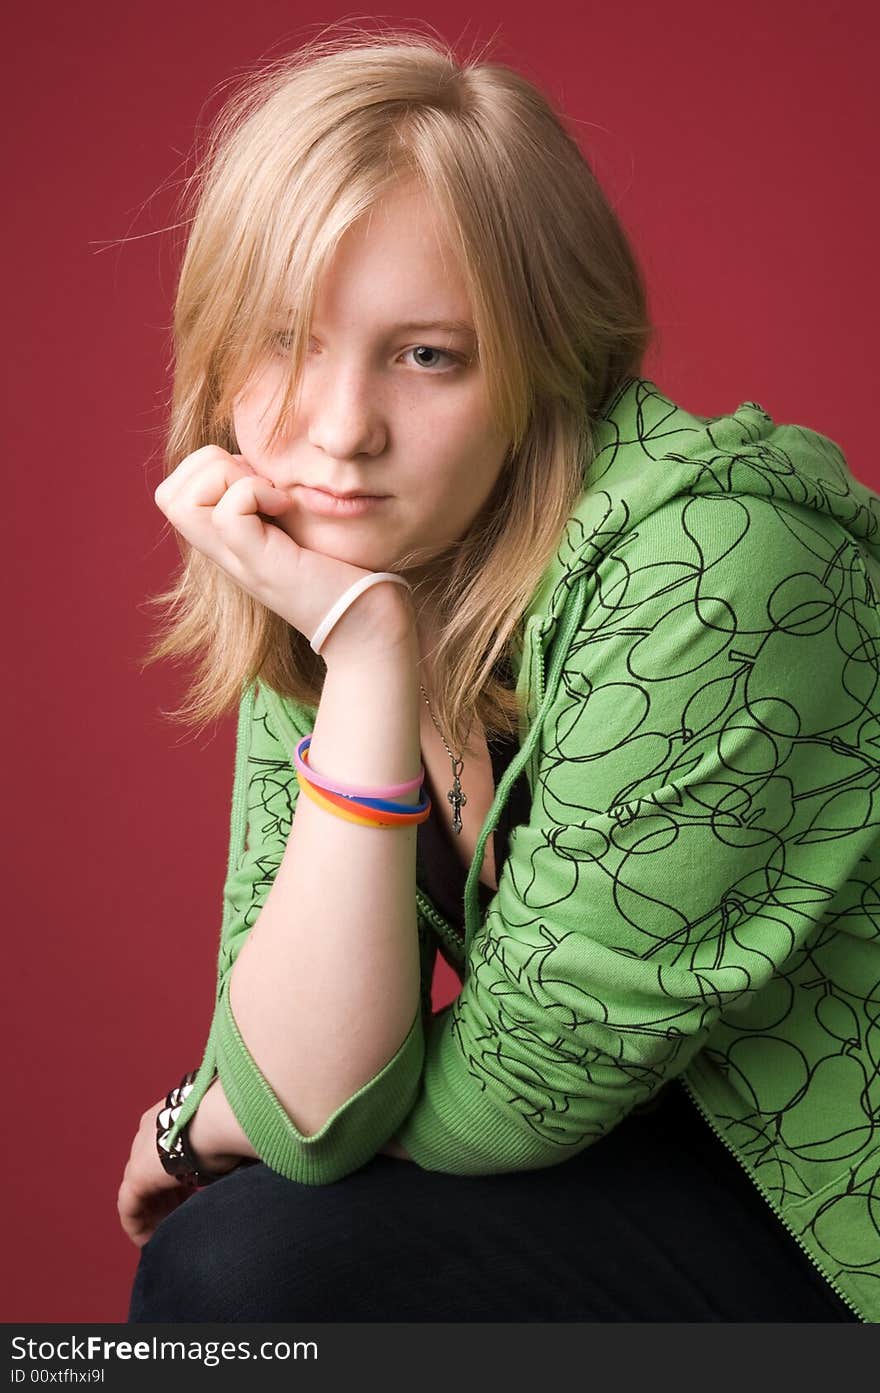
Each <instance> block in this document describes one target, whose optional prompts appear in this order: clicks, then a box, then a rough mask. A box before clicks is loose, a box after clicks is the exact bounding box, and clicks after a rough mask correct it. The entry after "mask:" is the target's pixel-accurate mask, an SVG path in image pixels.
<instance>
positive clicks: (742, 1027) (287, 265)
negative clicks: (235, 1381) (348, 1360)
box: [118, 31, 880, 1322]
mask: <svg viewBox="0 0 880 1393" xmlns="http://www.w3.org/2000/svg"><path fill="white" fill-rule="evenodd" d="M198 186H199V194H198V201H197V205H196V209H195V215H194V218H193V221H192V227H191V230H190V234H189V239H188V244H187V248H186V254H185V257H184V260H183V265H182V270H181V275H180V282H179V289H178V294H177V301H176V307H175V324H174V329H175V347H176V370H175V382H174V400H173V409H172V417H171V424H170V432H169V438H168V447H167V462H168V474H167V478H166V479H165V480H164V481H163V482H162V483H161V484H160V486H159V488H158V489H157V490H156V502H157V504H158V506H159V508H160V509H161V511H162V512H163V513H164V514H165V516H166V517H167V518H168V519H169V520H170V522H171V523H172V525H173V526H174V528H175V529H176V530H177V532H178V533H179V534H180V535H181V537H182V538H183V555H184V558H185V567H184V569H183V571H182V574H181V576H180V579H179V582H178V584H177V585H176V587H175V588H174V589H173V590H172V591H170V592H169V593H168V594H167V595H164V596H161V597H159V598H160V600H161V601H162V602H171V603H172V606H173V612H174V622H173V624H172V626H171V627H170V629H169V630H168V632H167V634H166V635H165V636H164V638H163V641H162V643H161V644H160V645H159V646H158V648H157V649H156V650H155V651H154V656H165V655H168V654H172V653H173V654H196V655H198V656H199V658H200V661H201V668H200V671H199V673H198V675H197V680H196V684H195V686H194V689H193V693H192V697H191V700H190V703H189V705H188V706H187V707H186V708H185V711H184V715H185V717H187V718H189V719H194V720H197V721H206V720H209V719H212V718H215V717H217V716H220V715H222V714H223V713H224V712H227V711H230V710H232V709H235V708H236V707H237V708H238V712H239V717H238V736H237V742H238V743H237V753H236V762H235V782H234V790H233V800H232V826H231V841H230V853H229V872H228V878H227V880H226V884H225V889H224V914H223V924H222V930H221V942H220V950H219V958H218V976H217V992H216V998H215V1001H214V1013H213V1019H212V1021H211V1028H210V1034H209V1037H208V1042H207V1046H206V1049H205V1054H204V1058H203V1060H202V1063H201V1066H200V1068H199V1069H198V1070H197V1071H195V1072H189V1073H187V1074H185V1075H184V1077H183V1079H182V1080H181V1081H180V1084H179V1085H172V1086H171V1087H170V1088H169V1089H168V1090H167V1091H163V1093H162V1095H161V1097H160V1098H159V1099H158V1100H157V1101H156V1102H154V1103H153V1104H151V1106H150V1107H149V1108H148V1109H147V1110H146V1112H145V1113H144V1114H143V1117H142V1119H141V1123H140V1127H139V1130H138V1132H137V1135H136V1137H135V1139H134V1143H133V1145H132V1149H131V1157H130V1160H129V1162H128V1165H127V1166H126V1169H125V1174H124V1177H123V1181H122V1184H121V1187H120V1190H119V1199H118V1208H119V1214H120V1218H121V1222H122V1225H123V1228H124V1230H125V1232H126V1233H127V1234H128V1236H129V1237H130V1238H131V1239H132V1241H133V1242H134V1243H135V1244H136V1245H137V1246H138V1247H140V1249H141V1253H140V1261H139V1265H138V1270H137V1276H136V1280H135V1285H134V1290H133V1293H132V1297H131V1307H130V1312H129V1321H130V1322H146V1321H202V1320H205V1321H217V1320H219V1321H248V1320H255V1321H277V1320H281V1321H288V1320H308V1319H316V1320H337V1321H349V1320H389V1321H393V1320H418V1321H425V1320H428V1321H431V1320H487V1321H519V1320H531V1321H547V1320H583V1321H807V1320H809V1321H813V1320H818V1321H860V1320H861V1321H873V1320H876V1319H878V1318H880V1236H878V1229H877V1224H876V1219H874V1218H872V1211H871V1204H872V1202H876V1195H875V1191H876V1185H877V1169H878V1166H877V1157H878V1154H880V1153H878V1138H877V1135H876V1123H875V1118H876V1117H877V1113H878V1105H880V1083H878V1076H877V1070H876V1060H877V1057H878V1049H880V1038H878V1028H877V1024H876V1022H877V1017H878V997H877V985H876V984H877V982H878V981H880V945H878V930H877V915H878V910H880V897H878V875H880V849H878V815H877V807H876V801H875V789H876V785H877V777H876V769H877V753H876V752H877V741H878V736H880V730H878V722H880V692H878V682H877V653H878V642H880V616H878V609H877V604H876V593H875V591H876V587H877V585H878V583H880V542H878V540H877V538H878V523H880V499H878V497H877V495H875V494H874V493H873V492H872V491H870V490H869V489H868V488H866V487H865V486H864V485H863V484H861V483H860V482H858V480H857V479H856V478H855V477H854V476H853V474H852V473H851V472H850V470H849V469H848V466H847V463H846V461H845V459H844V457H843V454H842V453H841V451H840V449H839V447H838V446H837V445H836V444H835V443H834V442H833V441H831V440H829V439H827V438H825V437H824V436H822V435H819V434H817V433H816V432H815V431H812V430H810V429H808V428H806V427H803V426H796V425H782V424H775V423H774V422H773V421H772V420H771V418H770V416H769V415H768V414H767V412H766V411H764V410H763V408H762V407H761V406H760V405H759V404H758V403H756V402H752V401H749V402H745V403H744V404H742V405H740V406H739V407H738V408H737V410H736V411H734V412H732V413H731V414H730V415H725V416H721V417H718V418H715V419H711V418H707V417H703V416H698V415H694V414H691V413H690V412H689V411H688V410H686V409H685V408H684V407H683V406H681V405H678V404H676V403H675V402H674V401H672V400H670V398H668V397H667V396H666V395H664V393H663V392H662V390H661V389H660V388H659V387H658V386H657V385H656V384H655V383H654V382H652V381H650V380H649V379H647V378H645V377H643V376H641V374H640V365H641V362H642V358H643V355H644V352H645V349H646V347H647V345H648V342H649V339H650V333H651V329H650V324H649V321H648V318H647V314H646V305H645V294H644V290H643V284H642V280H641V278H640V274H639V271H638V269H637V265H636V262H635V260H634V258H633V255H632V253H631V251H630V248H629V246H628V244H627V241H626V238H625V236H624V233H623V231H622V229H621V226H620V225H619V223H618V221H617V219H616V217H615V215H614V213H613V211H612V210H611V208H610V206H609V204H608V202H607V201H606V199H605V197H604V196H603V194H602V192H601V190H600V188H599V186H598V184H597V182H596V180H595V178H594V176H593V174H592V171H591V170H590V168H589V166H588V164H587V163H586V161H585V159H584V157H583V155H582V154H581V152H580V151H579V149H578V147H577V145H576V143H575V142H574V140H573V139H572V138H571V137H570V136H569V135H568V134H567V133H566V131H565V130H564V128H563V124H562V122H561V120H560V119H559V117H557V116H556V115H555V114H554V112H553V111H552V110H551V108H550V106H549V104H548V102H547V100H546V98H545V97H544V96H543V95H541V94H540V93H539V92H538V91H537V90H536V89H535V88H534V87H533V86H532V85H531V84H530V83H529V82H527V81H526V80H525V79H524V78H523V77H522V76H520V75H518V74H517V73H516V72H514V71H511V70H510V69H508V68H506V67H503V66H500V65H496V64H491V63H485V62H476V61H472V62H459V61H457V60H456V58H455V56H454V55H453V53H452V52H450V51H449V50H447V48H446V47H445V46H444V45H443V44H442V43H441V42H439V41H435V40H434V39H433V38H426V37H425V36H423V35H414V34H410V33H406V32H400V31H397V32H394V33H392V34H390V35H388V34H386V35H383V36H382V37H381V39H380V38H377V37H375V36H364V35H358V36H356V37H355V38H354V39H348V40H347V41H346V42H344V43H340V42H339V41H334V40H324V41H322V42H320V43H313V44H311V45H309V46H307V47H306V48H304V49H303V50H301V51H300V52H298V53H297V54H296V55H295V56H294V57H292V58H291V57H288V58H286V59H284V60H283V61H282V62H280V63H277V64H275V65H273V66H272V67H271V68H269V69H265V70H263V71H262V72H261V73H260V74H259V75H258V76H257V77H256V78H251V79H250V80H249V82H248V83H247V85H246V87H245V88H244V89H243V91H242V93H241V94H240V95H239V96H238V97H237V98H234V99H233V101H232V102H231V103H230V104H229V105H228V106H227V108H226V109H225V111H224V114H223V116H222V117H221V119H220V120H219V122H218V123H217V127H216V130H215V133H214V136H213V138H212V141H211V144H210V146H209V149H208V152H207V155H206V157H205V162H204V166H203V168H202V170H201V178H200V180H199V181H198ZM170 947H171V945H170V944H169V951H170ZM438 951H439V952H440V953H441V954H442V956H443V957H444V959H445V960H446V962H447V963H449V964H451V965H452V966H453V967H454V968H455V970H456V971H457V974H458V976H459V979H460V981H461V990H460V992H459V995H458V996H457V997H456V998H455V1000H454V1001H453V1002H452V1003H450V1004H449V1005H448V1006H447V1007H446V1008H445V1009H444V1010H441V1011H438V1012H436V1013H433V1012H432V1003H431V982H432V973H433V969H434V966H435V962H436V955H437V952H438ZM171 1082H172V1081H169V1083H171ZM194 1188H195V1193H193V1189H194ZM184 1201H185V1202H184Z"/></svg>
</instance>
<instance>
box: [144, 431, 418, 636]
mask: <svg viewBox="0 0 880 1393" xmlns="http://www.w3.org/2000/svg"><path fill="white" fill-rule="evenodd" d="M154 498H155V501H156V506H157V507H158V508H159V509H160V510H161V511H162V512H163V513H164V514H165V516H166V517H167V518H168V520H169V522H171V523H172V524H173V526H174V527H175V528H176V529H177V530H178V532H180V533H182V534H183V536H184V537H185V538H186V539H187V541H188V542H190V543H191V545H192V546H194V547H195V548H196V550H197V551H200V552H202V553H203V554H204V555H205V556H207V557H209V558H210V559H211V560H212V561H214V562H215V563H216V564H217V565H218V566H219V567H220V568H221V570H223V571H225V572H226V574H227V575H228V576H229V577H230V578H231V579H232V580H234V581H235V582H236V584H237V585H240V586H241V588H242V589H243V590H246V591H247V593H248V594H249V595H252V596H253V597H254V599H255V600H258V601H259V602H260V604H263V605H266V606H267V608H269V609H271V610H273V611H274V613H275V614H279V615H280V616H281V617H282V619H286V620H287V622H288V624H292V625H293V627H294V628H295V629H298V630H299V631H300V633H302V634H305V636H306V638H308V639H311V638H312V636H313V634H314V633H315V630H316V629H317V627H318V625H319V624H320V622H321V620H322V619H323V618H324V615H325V614H326V613H327V611H328V610H329V609H330V607H331V605H332V604H334V602H335V601H336V600H338V599H339V596H340V595H341V594H342V593H343V592H344V591H345V590H347V589H348V587H349V586H350V585H352V584H353V583H354V582H355V581H356V580H359V579H360V578H361V577H362V576H367V575H371V574H373V573H372V572H371V571H367V570H364V569H363V568H362V567H360V566H352V565H350V564H349V563H348V562H347V561H339V560H337V559H336V558H335V557H331V556H325V555H324V554H323V553H322V552H317V551H310V550H309V549H308V548H306V547H301V546H299V545H298V544H297V543H296V542H294V541H293V539H292V538H291V537H289V536H288V535H287V533H286V532H284V531H283V530H282V529H281V528H280V527H276V526H275V525H274V523H272V521H271V518H272V517H277V516H279V515H280V514H281V513H285V512H289V511H290V510H291V509H292V508H295V507H296V506H297V505H296V504H295V503H294V502H293V501H292V499H291V498H290V496H289V495H288V494H286V493H284V492H282V491H281V490H280V489H276V488H275V486H274V484H272V483H270V482H269V480H268V479H264V478H263V477H262V475H260V474H258V473H257V472H256V470H255V469H253V468H252V467H251V466H250V465H249V464H248V463H247V461H246V460H245V458H244V456H243V455H231V454H229V453H228V452H227V451H226V450H223V449H221V447H220V446H219V445H203V446H202V447H201V448H200V449H198V450H194V451H193V452H192V454H190V455H187V456H186V457H185V458H184V459H183V460H181V462H180V464H179V465H178V466H177V468H176V469H175V470H174V473H173V474H170V475H169V476H168V478H167V479H163V481H162V483H161V484H160V485H159V487H158V488H157V489H156V491H155V494H154ZM261 514H267V515H268V519H269V520H266V519H264V518H263V517H261V516H260V515H261ZM404 595H405V592H404V590H403V587H402V586H398V585H376V586H372V587H371V588H370V589H369V590H367V591H366V592H365V593H364V595H363V596H361V597H359V598H358V599H357V600H356V601H355V603H354V605H353V606H352V609H351V610H350V611H346V613H345V614H344V615H343V616H342V618H341V619H339V620H338V621H337V623H336V625H334V627H333V629H332V630H331V631H330V634H329V635H328V637H327V640H326V648H325V647H324V646H322V649H321V654H322V656H325V655H326V650H329V649H330V648H331V646H332V647H333V649H334V651H338V650H339V649H341V648H342V647H343V646H344V647H345V648H346V649H347V650H349V651H350V650H351V648H352V646H353V647H354V648H355V650H356V651H358V652H363V653H364V654H365V655H366V656H371V654H373V655H374V653H375V645H376V644H377V643H388V644H390V646H396V645H397V644H398V643H400V642H402V641H404V640H405V639H407V638H409V637H410V635H411V633H412V632H413V630H414V618H413V615H412V611H411V609H410V608H409V607H408V606H407V605H406V604H405V603H404V602H403V597H404ZM355 611H357V619H356V620H355V621H354V622H353V623H351V622H349V623H346V621H347V620H349V616H350V615H353V614H354V612H355ZM337 631H339V632H338V633H337ZM334 640H336V641H335V642H334Z"/></svg>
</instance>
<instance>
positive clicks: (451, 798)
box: [419, 682, 473, 836]
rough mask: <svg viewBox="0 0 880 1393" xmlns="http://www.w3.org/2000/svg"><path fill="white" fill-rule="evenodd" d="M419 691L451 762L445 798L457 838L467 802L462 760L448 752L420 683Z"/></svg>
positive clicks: (444, 738)
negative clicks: (462, 811) (448, 804)
mask: <svg viewBox="0 0 880 1393" xmlns="http://www.w3.org/2000/svg"><path fill="white" fill-rule="evenodd" d="M419 689H420V691H421V693H422V696H423V697H424V698H425V705H426V706H427V708H428V714H429V716H430V717H431V720H432V721H433V722H434V727H435V729H436V731H437V734H438V735H439V736H440V739H441V740H442V741H443V747H444V749H445V750H446V753H447V754H448V755H449V758H450V760H451V761H452V788H451V789H450V790H449V792H448V793H447V795H446V798H447V801H448V802H449V803H451V804H452V828H453V831H454V832H455V834H456V836H458V835H460V834H461V810H462V808H463V807H464V805H465V803H466V802H467V794H466V793H463V792H462V788H461V771H462V769H463V768H464V760H463V759H462V757H461V755H454V754H453V753H452V751H451V750H450V748H449V746H448V745H447V743H446V736H445V735H444V734H443V731H442V730H441V729H440V726H439V724H438V721H437V717H436V716H435V715H434V712H433V711H432V710H431V703H430V701H429V700H428V693H427V692H426V691H425V689H424V687H423V686H422V684H421V682H420V683H419ZM471 725H473V719H471ZM468 735H470V727H469V728H468ZM465 745H467V741H465Z"/></svg>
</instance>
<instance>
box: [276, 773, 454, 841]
mask: <svg viewBox="0 0 880 1393" xmlns="http://www.w3.org/2000/svg"><path fill="white" fill-rule="evenodd" d="M296 778H297V783H298V784H299V786H300V788H301V789H302V791H303V792H304V793H305V794H306V795H307V796H308V797H309V798H311V800H312V802H313V803H317V804H318V806H319V807H321V808H325V809H326V811H327V812H330V813H335V815H336V816H337V817H341V818H343V820H344V821H346V822H356V823H359V824H360V825H361V826H362V827H401V826H404V827H405V826H412V825H415V824H416V823H419V822H425V821H426V820H427V819H428V818H429V817H430V815H431V800H430V798H428V799H427V800H426V801H427V804H428V806H427V807H426V808H425V809H424V810H423V811H422V812H420V813H417V814H416V815H415V816H413V814H412V813H391V812H381V813H379V812H370V811H368V810H367V809H366V808H363V807H361V806H360V805H359V804H358V803H357V801H356V800H355V799H352V798H343V797H342V796H341V795H340V794H336V793H331V792H330V791H329V790H328V789H320V790H319V789H317V788H316V787H315V785H314V784H311V783H309V781H308V779H307V778H305V777H304V776H303V775H302V774H301V773H300V772H299V770H297V771H296ZM355 809H357V811H355Z"/></svg>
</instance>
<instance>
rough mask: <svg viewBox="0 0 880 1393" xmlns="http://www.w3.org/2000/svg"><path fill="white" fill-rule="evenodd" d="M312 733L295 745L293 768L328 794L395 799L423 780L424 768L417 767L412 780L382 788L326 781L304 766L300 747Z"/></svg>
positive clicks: (409, 791) (309, 766) (309, 739)
mask: <svg viewBox="0 0 880 1393" xmlns="http://www.w3.org/2000/svg"><path fill="white" fill-rule="evenodd" d="M313 734H314V732H313V731H309V733H308V735H304V736H303V738H302V740H300V741H299V743H298V744H297V747H296V749H295V750H294V752H293V763H294V768H295V769H296V770H297V772H298V773H299V774H302V776H303V778H304V779H308V781H309V783H312V784H317V785H318V787H319V788H326V789H327V790H328V792H330V793H341V794H342V795H343V797H345V796H348V795H351V796H352V797H355V798H397V797H399V796H400V794H402V793H412V791H413V789H415V788H420V787H421V785H422V782H423V781H424V778H425V766H424V765H423V764H420V765H419V772H418V774H417V776H416V777H415V778H414V779H408V780H407V782H406V783H405V784H386V785H385V786H384V787H382V788H360V787H356V786H355V785H354V784H342V783H340V782H339V780H338V779H326V778H324V776H323V775H321V774H317V773H316V772H315V770H314V769H313V768H312V766H311V765H310V764H306V762H305V760H304V759H303V757H302V747H303V745H305V744H306V742H307V741H308V742H309V743H311V739H312V735H313Z"/></svg>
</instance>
